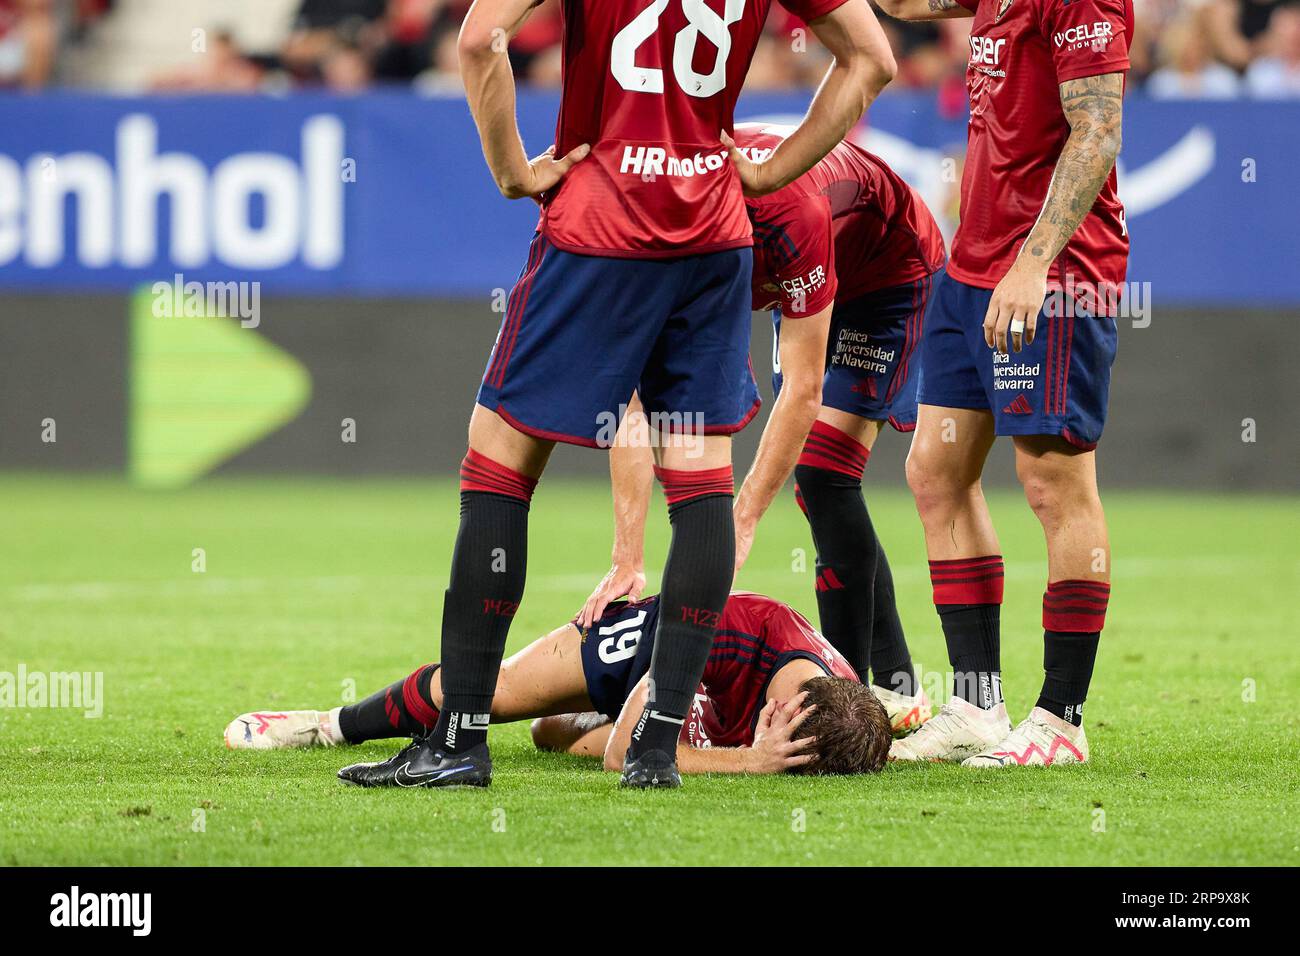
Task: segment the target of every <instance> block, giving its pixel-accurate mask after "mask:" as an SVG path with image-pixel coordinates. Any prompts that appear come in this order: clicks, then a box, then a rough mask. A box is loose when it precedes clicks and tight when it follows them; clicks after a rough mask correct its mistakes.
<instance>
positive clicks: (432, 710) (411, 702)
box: [393, 664, 438, 730]
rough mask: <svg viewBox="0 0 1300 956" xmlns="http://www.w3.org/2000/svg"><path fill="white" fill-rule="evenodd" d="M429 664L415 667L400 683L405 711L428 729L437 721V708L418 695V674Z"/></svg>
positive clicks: (429, 665)
mask: <svg viewBox="0 0 1300 956" xmlns="http://www.w3.org/2000/svg"><path fill="white" fill-rule="evenodd" d="M431 666H433V665H431V664H425V665H424V667H417V668H416V669H415V670H414V671H413V672H412V673H411V676H410V677H408V678H406V681H405V683H403V684H402V703H403V704H405V705H406V712H407V713H408V714H410V715H411V716H412V717H414V718H415V719H416V720H418V721H419V722H420V723H422V724H424V726H426V727H428V728H429V729H430V730H432V729H433V727H434V726H435V725H436V724H437V723H438V708H436V707H433V706H431V705H430V704H429V702H428V701H426V700H425V699H424V698H423V697H421V696H420V675H421V674H423V673H424V672H425V670H426V669H427V668H429V667H431ZM393 726H394V727H396V726H397V725H396V724H394V725H393Z"/></svg>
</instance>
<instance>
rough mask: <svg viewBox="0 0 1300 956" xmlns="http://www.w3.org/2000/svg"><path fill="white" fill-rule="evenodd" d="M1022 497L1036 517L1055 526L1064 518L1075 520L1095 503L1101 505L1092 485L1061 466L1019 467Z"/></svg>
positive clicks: (1046, 524) (1045, 523) (1046, 523)
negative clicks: (1023, 492)
mask: <svg viewBox="0 0 1300 956" xmlns="http://www.w3.org/2000/svg"><path fill="white" fill-rule="evenodd" d="M1017 473H1018V476H1019V478H1020V484H1021V486H1022V487H1023V488H1024V490H1025V500H1026V501H1027V502H1028V503H1029V507H1030V508H1031V509H1032V510H1033V512H1034V514H1035V515H1037V516H1038V520H1039V521H1040V522H1042V523H1043V524H1044V525H1045V526H1049V527H1051V526H1055V525H1058V524H1060V523H1061V522H1063V521H1064V520H1066V519H1067V518H1071V519H1078V518H1080V517H1082V516H1083V514H1085V513H1086V511H1087V510H1089V509H1090V508H1091V507H1092V506H1093V505H1094V504H1095V505H1096V506H1097V507H1100V502H1099V501H1097V500H1096V494H1095V493H1094V492H1093V491H1092V489H1091V487H1090V486H1089V485H1088V484H1087V483H1085V482H1083V481H1080V480H1079V479H1078V477H1077V476H1075V475H1073V474H1071V473H1069V472H1068V471H1065V470H1063V469H1054V468H1050V467H1031V468H1018V469H1017Z"/></svg>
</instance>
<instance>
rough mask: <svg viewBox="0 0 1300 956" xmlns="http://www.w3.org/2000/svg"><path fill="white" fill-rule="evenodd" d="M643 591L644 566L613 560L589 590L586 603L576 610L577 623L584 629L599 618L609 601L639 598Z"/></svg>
mask: <svg viewBox="0 0 1300 956" xmlns="http://www.w3.org/2000/svg"><path fill="white" fill-rule="evenodd" d="M643 591H645V567H644V565H642V564H641V563H640V562H620V561H615V562H614V564H613V566H612V567H611V568H610V569H609V571H608V572H606V574H605V576H604V577H603V578H601V580H600V583H599V584H597V585H596V590H594V591H592V592H591V597H589V598H587V603H586V604H584V605H583V606H582V610H581V611H580V612H578V624H580V625H581V626H582V628H583V629H584V630H585V629H586V628H589V627H591V626H592V625H593V624H595V623H596V622H597V621H599V620H600V616H601V615H602V614H604V613H605V608H607V607H609V605H610V602H612V601H617V600H619V599H620V598H623V597H626V598H627V599H628V600H629V601H636V600H639V599H640V597H641V593H642V592H643Z"/></svg>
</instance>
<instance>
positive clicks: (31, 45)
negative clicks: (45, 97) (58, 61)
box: [0, 0, 58, 90]
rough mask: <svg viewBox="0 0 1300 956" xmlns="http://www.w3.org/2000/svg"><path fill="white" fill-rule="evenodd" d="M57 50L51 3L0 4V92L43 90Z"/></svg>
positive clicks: (14, 0) (8, 0)
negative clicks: (21, 89) (5, 89)
mask: <svg viewBox="0 0 1300 956" xmlns="http://www.w3.org/2000/svg"><path fill="white" fill-rule="evenodd" d="M57 47H58V29H57V26H56V21H55V17H54V0H0V88H3V87H22V88H23V89H27V90H39V89H41V88H42V87H44V86H47V85H48V84H49V82H50V79H51V77H52V76H53V74H54V58H55V52H56V49H57Z"/></svg>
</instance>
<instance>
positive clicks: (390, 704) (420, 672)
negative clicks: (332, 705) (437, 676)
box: [339, 664, 438, 744]
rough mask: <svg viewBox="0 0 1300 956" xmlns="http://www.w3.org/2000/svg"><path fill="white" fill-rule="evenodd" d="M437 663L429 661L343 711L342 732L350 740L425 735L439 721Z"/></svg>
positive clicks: (350, 741)
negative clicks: (434, 689)
mask: <svg viewBox="0 0 1300 956" xmlns="http://www.w3.org/2000/svg"><path fill="white" fill-rule="evenodd" d="M437 670H438V665H437V664H425V665H424V666H423V667H420V668H417V669H416V670H414V671H412V672H411V674H410V676H408V677H404V678H402V679H401V680H399V681H398V682H397V683H396V684H392V685H391V686H389V687H385V688H384V689H383V690H380V691H376V692H375V693H373V694H371V695H370V696H369V697H367V698H366V699H365V700H359V701H357V702H356V703H355V704H348V705H347V706H346V707H344V708H342V709H341V710H340V711H339V733H340V734H342V735H343V739H344V740H346V741H347V742H348V743H350V744H359V743H364V742H365V741H367V740H382V739H384V738H385V737H423V736H424V735H425V734H427V733H428V732H429V731H430V730H432V729H433V725H434V724H436V723H437V722H438V708H437V707H435V706H434V705H433V694H432V693H431V692H430V689H429V688H430V685H431V684H432V682H433V675H434V672H436V671H437Z"/></svg>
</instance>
